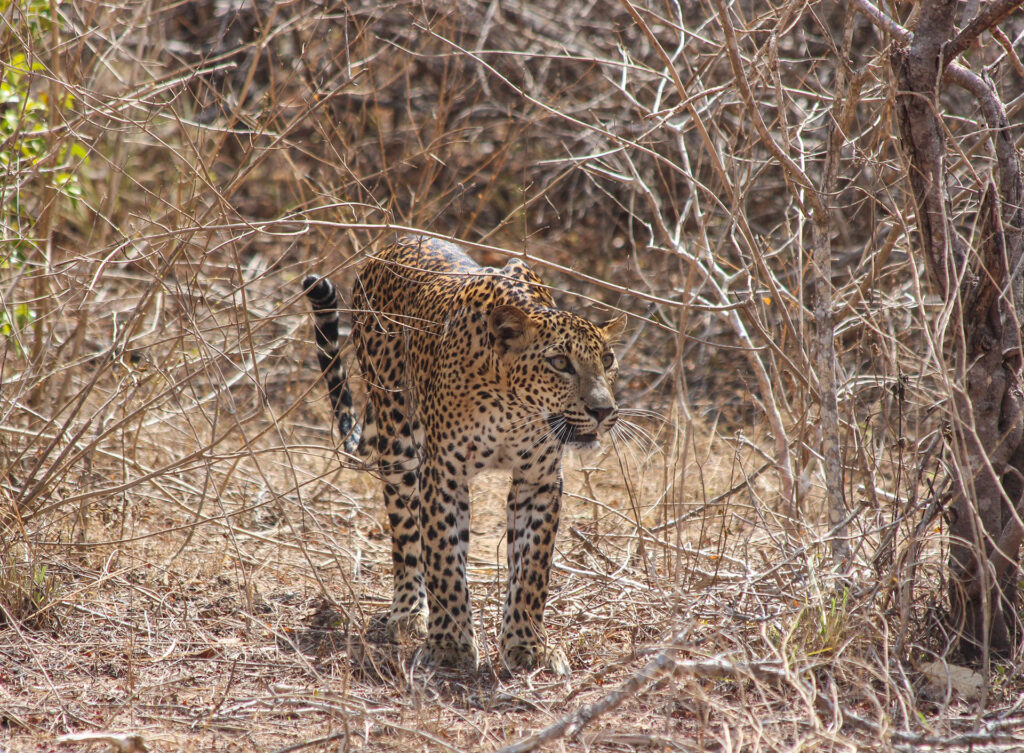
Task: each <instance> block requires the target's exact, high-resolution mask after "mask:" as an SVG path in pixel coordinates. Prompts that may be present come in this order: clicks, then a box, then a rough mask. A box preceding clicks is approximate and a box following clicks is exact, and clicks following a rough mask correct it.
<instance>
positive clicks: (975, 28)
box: [942, 0, 1024, 66]
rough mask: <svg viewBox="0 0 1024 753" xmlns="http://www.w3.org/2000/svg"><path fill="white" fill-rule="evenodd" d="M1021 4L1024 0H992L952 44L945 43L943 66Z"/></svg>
mask: <svg viewBox="0 0 1024 753" xmlns="http://www.w3.org/2000/svg"><path fill="white" fill-rule="evenodd" d="M1022 4H1024V0H994V2H990V3H988V4H987V5H986V6H985V9H984V10H983V11H981V12H980V13H978V15H976V16H975V17H974V18H973V19H971V21H970V22H969V23H968V24H967V26H965V27H964V28H963V29H962V30H961V31H960V33H959V34H957V35H956V37H955V38H954V39H953V41H952V42H947V43H946V46H945V48H944V49H943V50H942V61H943V63H942V64H943V66H946V65H949V64H950V63H951V62H953V61H954V60H955V59H956V58H957V57H959V56H960V55H961V54H963V52H964V51H965V50H966V49H967V48H968V47H970V46H971V44H972V43H973V42H974V40H975V39H977V38H978V37H980V36H981V35H982V34H984V33H985V32H986V31H988V30H989V29H991V28H992V27H993V26H996V25H997V24H999V23H1001V22H1002V21H1003V19H1005V18H1006V17H1007V16H1008V15H1010V14H1011V13H1013V12H1014V11H1015V10H1017V8H1019V7H1020V6H1021V5H1022Z"/></svg>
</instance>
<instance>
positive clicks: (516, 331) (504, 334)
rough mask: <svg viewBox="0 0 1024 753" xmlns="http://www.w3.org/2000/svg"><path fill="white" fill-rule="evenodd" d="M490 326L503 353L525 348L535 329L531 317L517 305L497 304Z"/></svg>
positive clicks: (496, 343) (498, 347)
mask: <svg viewBox="0 0 1024 753" xmlns="http://www.w3.org/2000/svg"><path fill="white" fill-rule="evenodd" d="M488 327H489V329H490V331H491V335H493V336H494V345H495V347H496V348H497V349H498V352H499V353H501V354H502V355H504V354H505V353H507V352H509V351H512V352H513V353H514V352H516V351H520V350H522V349H523V348H525V347H526V346H527V345H529V344H530V341H531V340H532V339H533V335H534V331H535V330H534V326H533V322H531V321H530V318H529V317H528V316H527V315H526V313H525V312H524V311H522V309H518V308H516V307H515V306H495V307H494V310H493V311H492V312H491V316H490V320H489V322H488Z"/></svg>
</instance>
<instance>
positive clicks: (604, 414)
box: [586, 405, 615, 426]
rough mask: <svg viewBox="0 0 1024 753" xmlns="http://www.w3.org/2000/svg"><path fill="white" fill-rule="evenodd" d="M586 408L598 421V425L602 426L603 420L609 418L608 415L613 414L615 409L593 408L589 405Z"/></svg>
mask: <svg viewBox="0 0 1024 753" xmlns="http://www.w3.org/2000/svg"><path fill="white" fill-rule="evenodd" d="M586 410H587V413H588V414H590V417H591V418H593V419H594V421H596V422H597V425H598V426H600V425H601V422H602V421H604V420H605V419H606V418H608V416H610V415H611V414H612V411H613V410H615V408H591V407H590V406H589V405H588V406H587V409H586Z"/></svg>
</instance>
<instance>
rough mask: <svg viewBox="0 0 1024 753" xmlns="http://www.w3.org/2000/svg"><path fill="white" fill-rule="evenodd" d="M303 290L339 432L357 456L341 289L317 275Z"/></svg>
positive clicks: (357, 430) (357, 431)
mask: <svg viewBox="0 0 1024 753" xmlns="http://www.w3.org/2000/svg"><path fill="white" fill-rule="evenodd" d="M302 289H303V291H304V292H305V293H306V296H307V297H308V298H309V302H310V303H311V304H312V306H313V325H314V326H313V328H314V330H315V331H316V356H317V360H318V361H319V362H320V371H321V372H323V377H324V381H325V382H327V394H328V396H329V397H330V398H331V407H332V408H333V409H334V417H335V420H336V421H337V422H338V431H339V433H340V434H341V438H342V440H343V441H344V443H345V451H346V452H348V453H349V454H350V455H355V454H356V453H357V452H359V451H360V450H361V449H362V448H361V447H360V442H359V438H360V435H361V434H362V427H361V426H360V425H359V420H358V416H357V415H356V411H355V406H354V405H353V402H352V391H351V390H350V389H349V386H348V379H347V376H346V374H345V366H344V365H343V364H342V362H341V358H340V357H339V355H338V352H339V350H340V344H339V337H338V289H337V288H335V287H334V284H333V283H332V282H331V281H330V280H328V279H327V278H326V277H317V276H316V275H309V276H308V277H307V278H306V279H304V280H303V281H302Z"/></svg>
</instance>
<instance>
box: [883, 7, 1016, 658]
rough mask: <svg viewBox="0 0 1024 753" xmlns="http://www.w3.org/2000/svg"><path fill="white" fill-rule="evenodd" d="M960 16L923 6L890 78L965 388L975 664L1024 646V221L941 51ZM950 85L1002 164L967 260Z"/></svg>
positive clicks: (959, 496) (962, 483) (964, 612)
mask: <svg viewBox="0 0 1024 753" xmlns="http://www.w3.org/2000/svg"><path fill="white" fill-rule="evenodd" d="M957 7H958V4H957V3H956V2H955V0H930V1H926V2H923V3H922V7H921V14H920V17H919V21H918V24H917V28H916V29H915V31H914V35H913V39H912V41H911V44H910V46H909V48H900V49H896V50H895V51H894V53H893V68H894V70H895V74H896V81H897V85H898V89H899V92H898V94H897V97H896V104H897V112H898V116H899V120H900V138H901V141H902V143H903V146H904V148H905V150H906V153H907V157H908V160H909V173H910V185H911V191H912V193H913V196H914V199H915V202H916V205H917V230H918V235H919V242H920V249H919V252H920V253H921V254H922V255H923V257H924V261H925V264H926V266H927V268H928V272H929V275H930V277H931V279H932V282H933V284H934V285H935V287H936V288H937V289H938V290H939V292H940V293H941V294H942V295H943V296H944V297H945V299H946V300H947V301H948V302H949V303H950V310H951V314H952V316H951V319H950V331H949V342H948V352H949V353H950V355H951V363H952V369H953V383H954V384H955V385H957V386H956V388H955V395H954V396H953V399H952V400H951V401H950V405H949V410H950V419H951V425H952V434H951V437H952V441H951V447H950V450H951V461H952V462H951V466H952V467H953V468H954V472H955V473H956V475H957V479H956V481H957V483H956V485H955V492H954V497H953V500H952V504H951V508H950V528H949V533H950V546H949V564H950V571H951V572H950V576H951V577H950V587H949V588H950V593H949V596H950V607H951V609H950V625H949V627H950V628H951V630H952V631H953V633H954V634H956V635H958V636H959V638H960V640H961V644H960V645H961V649H962V651H963V653H964V654H965V656H967V657H968V658H972V659H977V658H979V657H981V658H985V657H988V656H989V654H990V653H991V654H995V655H999V656H1006V657H1009V656H1011V655H1012V654H1013V652H1014V651H1015V649H1016V648H1017V647H1018V646H1019V643H1020V639H1021V630H1020V625H1019V622H1018V620H1017V617H1016V602H1017V593H1016V588H1015V586H1014V584H1015V583H1016V582H1017V580H1018V579H1019V577H1020V544H1021V538H1022V534H1024V526H1022V525H1021V519H1020V514H1021V495H1022V491H1024V475H1022V472H1024V442H1022V440H1024V422H1022V408H1024V398H1022V391H1021V363H1022V358H1021V330H1020V327H1021V323H1022V322H1024V316H1022V313H1024V301H1022V296H1021V283H1020V269H1019V265H1020V262H1021V257H1022V252H1024V232H1022V228H1024V221H1022V220H1024V215H1022V212H1021V193H1022V191H1021V173H1020V165H1019V164H1018V162H1017V159H1016V155H1015V152H1014V148H1013V142H1012V139H1011V138H1010V136H1009V135H1008V125H1007V122H1006V115H1005V111H1004V110H1003V108H1002V105H1001V103H1000V102H999V100H998V98H997V97H996V94H995V91H994V90H993V89H992V87H991V86H990V85H989V84H988V83H987V82H985V81H983V80H982V79H980V78H979V77H977V76H976V75H975V74H973V73H971V72H969V71H967V70H965V69H962V68H958V69H956V70H955V71H949V72H947V71H946V68H947V65H948V63H949V61H948V60H947V59H944V51H946V50H949V49H951V47H950V46H949V45H948V43H949V40H950V39H951V38H952V36H953V31H954V20H955V12H956V10H957ZM957 41H958V42H959V41H960V39H958V40H957ZM958 46H959V45H954V46H953V47H954V48H955V47H958ZM944 73H946V74H947V75H946V79H947V80H953V81H955V82H956V83H958V84H961V85H962V86H964V87H965V88H967V89H968V90H970V91H971V92H972V94H974V95H975V96H976V97H977V98H978V100H979V104H980V105H981V112H982V114H983V116H984V117H985V119H986V121H987V122H986V125H987V126H988V128H989V129H990V134H991V138H992V140H993V145H994V151H995V155H996V162H995V164H996V175H994V176H993V179H994V180H993V181H992V183H991V184H990V185H989V186H987V187H985V186H979V189H981V190H983V191H984V200H983V201H982V205H981V210H980V214H981V217H980V220H981V229H982V232H981V233H980V235H979V241H978V246H977V248H971V249H968V248H966V244H965V243H964V241H963V240H962V239H961V238H960V236H959V235H957V234H956V232H955V231H954V226H953V223H952V222H951V215H952V207H951V205H950V200H949V194H948V191H947V189H946V169H945V153H946V149H945V131H944V129H943V124H942V123H941V122H940V120H939V97H938V94H939V90H940V86H941V83H942V81H943V75H944ZM954 74H955V75H954ZM979 127H981V124H979Z"/></svg>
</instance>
